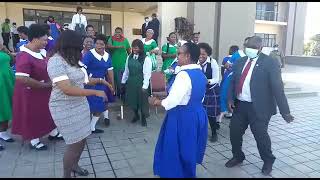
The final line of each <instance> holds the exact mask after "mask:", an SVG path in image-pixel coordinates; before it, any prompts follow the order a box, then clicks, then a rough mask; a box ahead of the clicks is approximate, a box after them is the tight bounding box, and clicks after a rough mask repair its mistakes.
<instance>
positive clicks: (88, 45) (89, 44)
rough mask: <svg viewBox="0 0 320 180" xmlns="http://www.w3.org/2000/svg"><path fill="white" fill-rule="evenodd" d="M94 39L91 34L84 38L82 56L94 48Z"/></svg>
mask: <svg viewBox="0 0 320 180" xmlns="http://www.w3.org/2000/svg"><path fill="white" fill-rule="evenodd" d="M93 43H94V42H93V39H92V37H90V36H87V37H86V38H84V40H83V49H82V51H81V54H82V58H83V57H84V55H85V54H86V53H87V52H88V51H90V50H91V49H92V48H93Z"/></svg>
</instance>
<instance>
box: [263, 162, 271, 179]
mask: <svg viewBox="0 0 320 180" xmlns="http://www.w3.org/2000/svg"><path fill="white" fill-rule="evenodd" d="M273 163H274V161H273V162H265V163H264V164H263V166H262V171H261V172H262V174H263V175H265V176H268V175H270V173H271V171H272V166H273Z"/></svg>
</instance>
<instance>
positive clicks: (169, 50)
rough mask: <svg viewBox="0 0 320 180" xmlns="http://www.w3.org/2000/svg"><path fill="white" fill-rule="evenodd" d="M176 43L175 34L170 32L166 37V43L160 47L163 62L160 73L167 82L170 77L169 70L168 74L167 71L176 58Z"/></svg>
mask: <svg viewBox="0 0 320 180" xmlns="http://www.w3.org/2000/svg"><path fill="white" fill-rule="evenodd" d="M176 42H177V35H176V34H175V32H171V33H170V34H169V37H168V42H167V43H166V44H164V45H163V46H162V60H163V64H162V72H164V73H165V75H166V79H167V80H169V79H170V77H171V74H170V70H169V72H168V70H167V69H169V68H170V66H171V65H172V63H173V61H174V60H175V58H176V57H177V49H178V46H177V44H176ZM166 70H167V71H166Z"/></svg>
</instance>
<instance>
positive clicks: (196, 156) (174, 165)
mask: <svg viewBox="0 0 320 180" xmlns="http://www.w3.org/2000/svg"><path fill="white" fill-rule="evenodd" d="M206 84H207V78H206V77H205V75H204V74H203V72H202V71H201V68H200V66H199V65H196V64H189V65H185V66H181V71H180V72H179V73H178V74H177V76H176V78H175V81H174V83H173V84H172V87H171V88H170V92H169V95H168V97H167V98H166V99H164V100H163V101H162V103H161V104H162V106H163V107H164V108H165V109H166V110H167V114H166V116H165V119H164V122H163V124H162V127H161V130H160V134H159V138H158V141H157V145H156V148H155V153H154V164H153V171H154V174H155V175H158V176H160V177H161V178H169V177H171V178H187V177H196V164H201V163H202V160H203V157H204V153H205V148H206V144H207V137H208V117H207V113H206V110H205V109H204V107H203V105H202V101H203V98H204V96H205V92H206Z"/></svg>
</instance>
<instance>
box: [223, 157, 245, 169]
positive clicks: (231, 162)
mask: <svg viewBox="0 0 320 180" xmlns="http://www.w3.org/2000/svg"><path fill="white" fill-rule="evenodd" d="M243 161H244V158H243V159H237V158H232V159H230V160H229V161H228V162H227V163H226V164H225V166H226V167H227V168H231V167H234V166H236V165H238V164H241V163H242V162H243Z"/></svg>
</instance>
